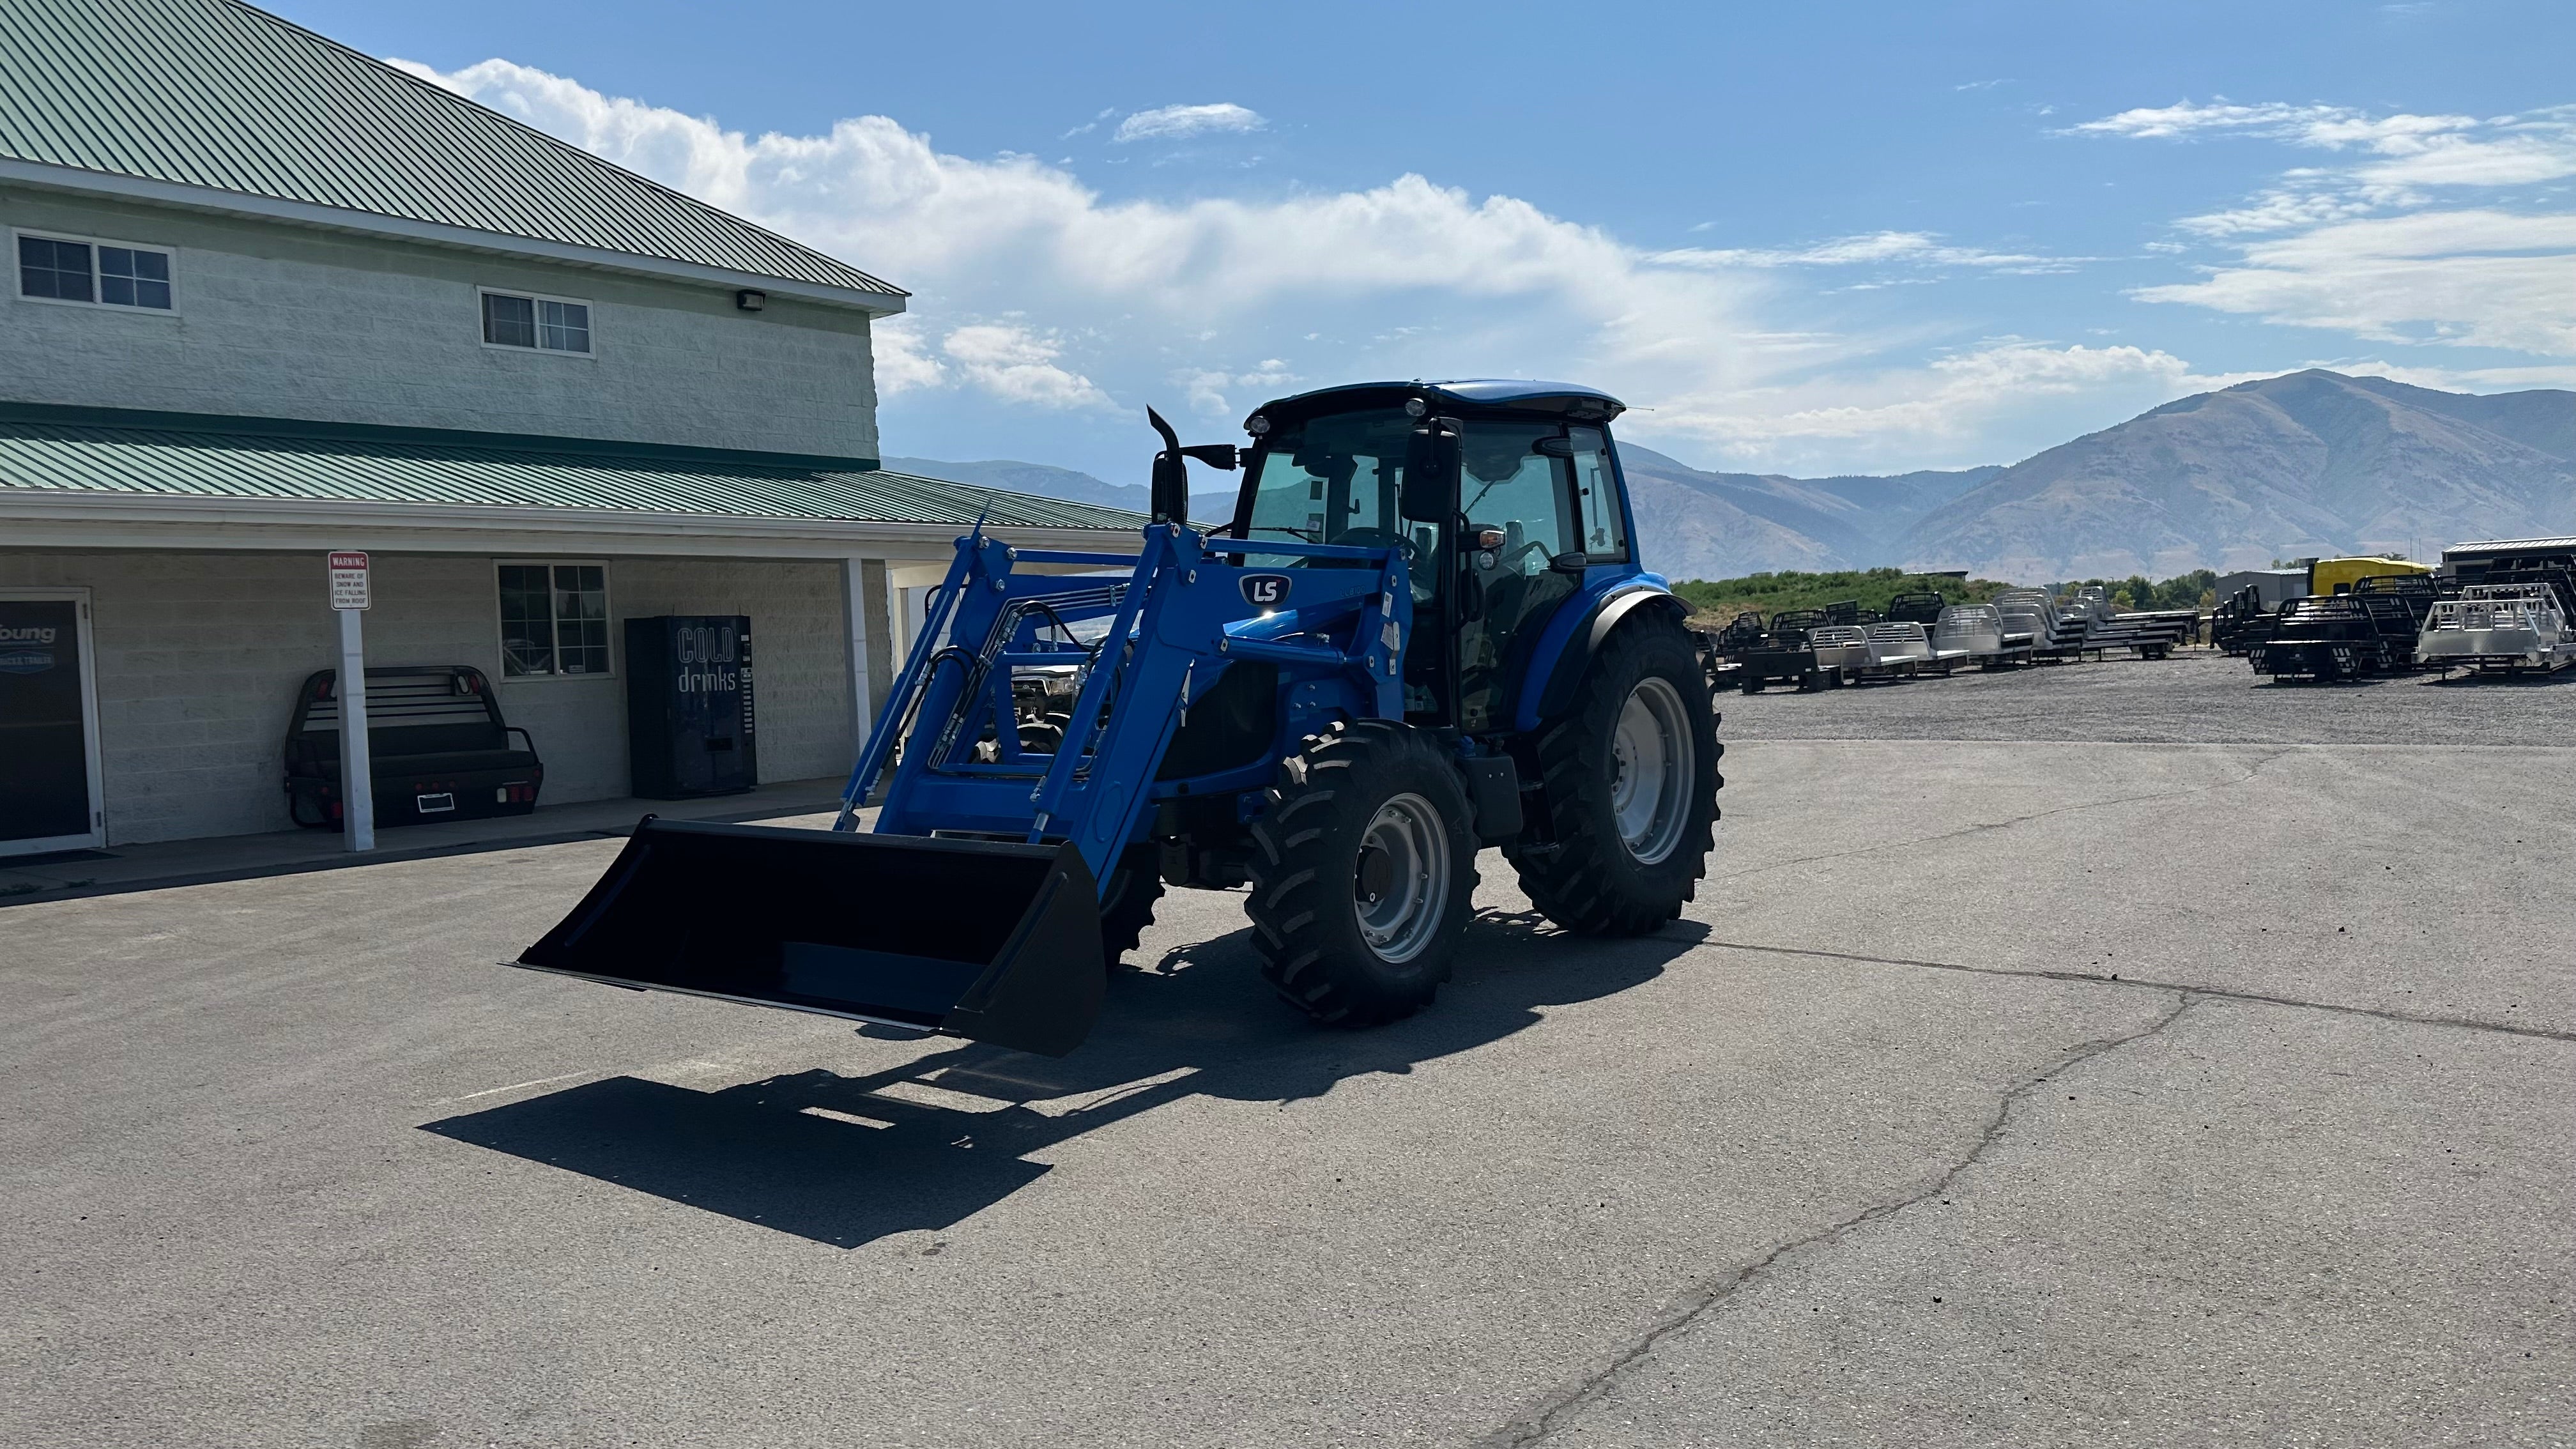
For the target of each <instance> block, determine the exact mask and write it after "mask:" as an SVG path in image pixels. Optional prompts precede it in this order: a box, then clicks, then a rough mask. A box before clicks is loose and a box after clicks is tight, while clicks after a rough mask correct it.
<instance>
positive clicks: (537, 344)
mask: <svg viewBox="0 0 2576 1449" xmlns="http://www.w3.org/2000/svg"><path fill="white" fill-rule="evenodd" d="M474 294H475V297H476V299H477V305H479V306H480V307H481V308H482V309H483V345H484V346H486V347H505V348H508V349H510V350H511V351H514V352H551V353H554V354H556V355H558V356H562V357H588V356H590V355H591V348H590V304H589V303H588V302H585V301H583V300H582V299H581V298H579V297H548V296H544V295H542V294H540V293H536V292H504V291H501V290H499V289H498V288H494V287H477V288H475V289H474Z"/></svg>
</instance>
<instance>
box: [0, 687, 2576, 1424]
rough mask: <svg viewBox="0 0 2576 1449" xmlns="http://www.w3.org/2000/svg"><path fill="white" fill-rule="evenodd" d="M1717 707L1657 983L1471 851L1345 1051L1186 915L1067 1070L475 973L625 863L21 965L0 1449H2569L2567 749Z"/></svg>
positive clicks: (5, 1113)
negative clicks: (1701, 798)
mask: <svg viewBox="0 0 2576 1449" xmlns="http://www.w3.org/2000/svg"><path fill="white" fill-rule="evenodd" d="M2176 696H2181V699H2180V700H2179V702H2177V699H2176ZM2419 698H2420V700H2421V701H2422V702H2421V703H2420V704H2419V703H2418V701H2419ZM1721 705H1722V706H1723V707H1724V708H1725V709H1726V711H1727V715H1728V730H1727V732H1728V734H1729V736H1730V737H1731V739H1732V740H1733V741H1734V743H1733V745H1732V748H1731V750H1730V753H1729V755H1728V757H1727V761H1726V773H1727V775H1728V777H1729V782H1730V783H1729V785H1728V787H1727V789H1726V791H1725V793H1724V795H1723V797H1722V798H1723V802H1724V804H1725V807H1726V818H1725V820H1724V822H1723V823H1722V824H1721V826H1720V830H1719V850H1718V854H1717V856H1716V858H1715V859H1714V860H1713V862H1712V866H1711V876H1710V878H1709V880H1708V881H1707V882H1706V883H1705V884H1704V886H1703V888H1702V890H1701V893H1700V898H1699V900H1698V901H1697V902H1696V903H1695V904H1694V906H1693V908H1692V910H1691V912H1690V916H1689V918H1688V919H1687V920H1685V921H1683V922H1681V923H1678V924H1676V925H1674V926H1672V927H1669V928H1667V929H1666V930H1665V931H1664V932H1662V933H1661V934H1659V935H1658V936H1655V937H1652V938H1648V939H1644V940H1636V941H1625V942H1593V941H1583V940H1577V939H1572V938H1568V937H1564V936H1561V935H1559V934H1558V933H1556V932H1554V931H1553V930H1551V929H1549V928H1548V927H1546V926H1545V925H1544V924H1543V923H1542V922H1540V921H1539V920H1537V919H1536V918H1535V917H1534V916H1533V915H1532V914H1531V913H1530V911H1529V908H1528V905H1527V903H1526V902H1525V901H1524V900H1522V898H1521V897H1520V896H1519V895H1518V893H1517V892H1516V891H1515V890H1513V888H1512V886H1511V883H1510V873H1509V870H1508V867H1506V866H1505V865H1504V864H1503V863H1502V861H1501V859H1500V857H1499V856H1497V855H1494V854H1491V853H1488V854H1487V855H1485V856H1484V857H1483V859H1482V861H1481V865H1482V867H1483V869H1484V873H1485V879H1484V885H1483V887H1482V889H1481V890H1480V892H1479V895H1478V900H1479V904H1480V906H1481V907H1482V909H1483V914H1482V915H1481V916H1480V918H1479V919H1478V921H1477V922H1476V924H1475V925H1474V926H1473V927H1472V928H1471V932H1470V936H1469V940H1468V949H1467V950H1466V952H1465V953H1464V955H1463V959H1462V964H1461V967H1460V970H1459V973H1458V977H1457V979H1456V980H1455V981H1454V982H1453V983H1452V985H1451V986H1450V988H1449V989H1448V990H1447V991H1445V992H1444V994H1443V995H1442V997H1441V999H1440V1001H1439V1002H1438V1003H1437V1005H1436V1006H1435V1007H1434V1008H1433V1009H1432V1010H1430V1011H1428V1012H1426V1013H1424V1014H1422V1015H1421V1016H1418V1017H1416V1018H1414V1019H1412V1020H1409V1021H1406V1022H1403V1023H1399V1024H1397V1025H1395V1026H1392V1027H1387V1028H1382V1029H1378V1030H1373V1031H1365V1032H1343V1031H1329V1030H1323V1029H1319V1028H1316V1027H1313V1026H1310V1025H1308V1024H1307V1023H1306V1022H1305V1021H1304V1020H1303V1019H1302V1018H1300V1017H1298V1016H1296V1015H1295V1014H1293V1013H1291V1012H1290V1011H1288V1010H1287V1009H1286V1008H1284V1007H1283V1006H1282V1005H1280V1004H1279V1003H1278V1002H1277V1001H1276V999H1275V998H1273V997H1272V996H1271V995H1270V994H1269V993H1268V992H1267V990H1266V988H1264V987H1263V986H1262V984H1261V982H1260V981H1259V979H1258V977H1257V975H1256V974H1255V971H1254V968H1253V961H1252V955H1251V952H1250V950H1249V948H1248V946H1247V944H1246V942H1245V939H1244V927H1243V922H1242V915H1241V909H1240V907H1241V901H1240V898H1239V897H1237V896H1234V895H1230V894H1223V893H1202V892H1178V893H1174V894H1173V895H1170V896H1167V897H1166V898H1165V902H1164V907H1163V910H1162V912H1161V914H1160V917H1159V919H1158V920H1157V923H1156V924H1155V925H1154V926H1153V927H1152V928H1151V929H1150V930H1149V931H1148V932H1147V933H1146V937H1145V942H1144V946H1143V948H1142V949H1141V950H1140V951H1138V952H1136V953H1134V954H1133V955H1132V956H1131V958H1130V959H1131V965H1130V966H1129V967H1128V968H1127V969H1124V970H1122V971H1121V972H1120V973H1119V974H1118V976H1117V977H1116V979H1115V980H1114V981H1113V982H1112V985H1111V989H1110V994H1109V1004H1108V1010H1107V1014H1106V1017H1105V1020H1104V1022H1103V1026H1102V1029H1101V1031H1100V1032H1099V1033H1098V1034H1097V1035H1096V1036H1095V1038H1094V1039H1093V1040H1092V1041H1091V1042H1090V1043H1089V1044H1087V1045H1085V1046H1084V1047H1083V1048H1082V1049H1081V1050H1079V1051H1078V1052H1076V1053H1075V1054H1074V1055H1072V1056H1070V1057H1067V1058H1065V1059H1062V1060H1060V1061H1054V1060H1046V1059H1040V1058H1033V1057H1027V1056H1022V1055H1018V1054H1014V1053H1009V1052H1004V1051H999V1050H995V1049H991V1048H985V1047H979V1046H971V1045H962V1044H957V1043H943V1042H920V1041H897V1040H883V1039H876V1038H872V1037H870V1036H866V1035H861V1034H858V1033H854V1032H853V1031H852V1030H850V1028H849V1026H848V1024H847V1023H842V1022H836V1021H831V1020H828V1019H823V1018H816V1017H803V1016H796V1015H792V1014H788V1013H783V1012H764V1011H756V1010H751V1009H746V1008H741V1007H734V1006H728V1005H725V1004H722V1003H715V1002H706V1001H699V1000H694V999H690V998H684V997H674V996H664V995H646V994H638V993H629V992H623V991H617V990H613V989H610V988H605V987H599V986H594V985H589V984H586V983H581V982H576V981H571V980H566V979H562V978H556V977H548V976H542V975H537V974H532V973H525V972H518V971H512V970H507V969H504V968H501V967H498V966H495V965H493V964H492V963H493V962H496V961H498V960H500V959H503V958H505V957H507V956H510V955H513V954H515V953H516V952H517V951H518V950H519V949H520V948H521V947H523V946H525V945H526V944H527V943H528V942H529V941H531V940H532V939H534V937H535V936H536V935H537V934H539V933H540V932H541V931H542V930H543V929H544V928H545V927H546V926H548V925H549V924H551V923H552V922H553V921H554V920H555V919H556V918H557V916H558V915H560V913H561V912H562V911H563V910H564V909H566V908H567V907H568V906H569V905H570V903H571V902H572V901H573V900H574V899H576V898H577V897H578V895H579V893H580V892H581V891H582V890H583V889H584V888H585V887H586V886H587V885H588V884H589V883H590V881H592V880H593V879H595V878H596V876H597V875H598V873H599V872H600V870H601V869H602V868H603V867H604V866H605V865H606V864H607V862H608V860H609V859H610V857H611V856H612V855H613V854H614V853H615V850H616V848H617V845H618V842H616V841H612V840H597V841H581V842H573V843H564V844H553V845H545V846H540V847H533V848H523V849H515V850H502V851H493V852H489V853H483V854H474V855H457V856H446V857H441V858H435V859H422V860H411V861H402V862H394V863H386V864H380V865H371V866H365V867H357V868H351V869H346V870H337V871H324V872H317V873H311V874H300V875H291V876H284V877H279V878H274V879H260V880H239V881H230V882H224V883H218V884H205V885H195V886H189V887H185V888H178V889H167V890H159V891H148V892H137V893H129V894H122V895H109V896H99V897H94V898H88V899H72V900H55V901H38V902H35V903H32V904H24V905H18V906H14V907H8V908H5V909H0V1062H5V1065H6V1072H5V1076H0V1093H5V1097H0V1102H5V1106H0V1173H5V1177H6V1181H7V1183H8V1185H9V1203H10V1211H9V1212H8V1213H7V1214H6V1215H5V1216H0V1302H5V1303H7V1304H8V1305H10V1306H9V1308H8V1309H7V1310H6V1312H5V1315H0V1382H5V1383H6V1384H8V1385H9V1386H10V1387H9V1388H8V1390H7V1392H6V1393H5V1394H0V1442H5V1443H8V1444H10V1445H13V1446H15V1445H28V1446H38V1445H48V1446H49V1445H66V1446H68V1445H80V1446H85V1449H87V1446H123V1445H138V1446H139V1445H154V1446H168V1445H200V1444H202V1445H220V1446H227V1449H230V1446H242V1449H251V1446H269V1445H278V1446H287V1445H293V1446H306V1445H359V1446H367V1449H398V1446H399V1449H423V1446H438V1449H444V1446H454V1445H486V1444H493V1445H571V1446H590V1445H600V1446H606V1445H629V1444H639V1445H653V1446H677V1445H759V1446H802V1445H823V1444H852V1443H864V1444H871V1445H904V1446H910V1445H959V1446H966V1445H974V1446H1019V1445H1042V1444H1043V1445H1076V1444H1079V1445H1092V1444H1100V1445H1306V1444H1317V1445H1380V1444H1383V1445H1530V1444H1546V1445H1552V1446H1569V1449H1570V1446H1584V1449H1591V1446H1611V1445H1618V1446H1629V1445H1639V1446H1665V1445H1703V1444H1705V1445H1748V1444H1783V1445H1793V1444H1794V1445H1812V1444H1828V1443H1831V1444H1882V1443H1884V1444H1900V1443H1901V1444H1907V1445H1948V1444H1961V1445H1966V1444H1979V1445H1993V1444H2004V1445H2058V1444H2070V1443H2083V1444H2086V1445H2088V1446H2104V1445H2171V1444H2253V1443H2262V1444H2267V1445H2268V1444H2296V1445H2309V1444H2315V1445H2347V1444H2348V1445H2383V1444H2397V1443H2403V1444H2409V1445H2414V1444H2426V1445H2433V1444H2461V1445H2470V1444H2476V1445H2494V1444H2530V1445H2547V1444H2562V1443H2566V1442H2568V1441H2569V1440H2570V1439H2571V1438H2576V1430H2571V1429H2570V1427H2569V1426H2570V1425H2571V1424H2576V1405H2571V1402H2570V1398H2571V1394H2570V1378H2571V1374H2576V1324H2571V1318H2570V1302H2571V1297H2576V1289H2571V1287H2570V1285H2571V1284H2576V1201H2571V1196H2576V1195H2572V1194H2571V1191H2570V1187H2571V1176H2576V1154H2571V1151H2570V1143H2572V1142H2576V1094H2571V1092H2570V1088H2571V1086H2576V970H2572V969H2571V963H2576V909H2571V907H2570V905H2569V899H2570V897H2569V894H2568V891H2567V888H2566V882H2567V867H2568V862H2569V861H2571V860H2576V811H2571V808H2570V807H2571V805H2576V748H2572V747H2571V746H2576V689H2571V688H2563V687H2554V686H2543V687H2537V688H2534V687H2529V686H2505V687H2500V688H2495V689H2491V690H2474V691H2472V690H2463V689H2459V688H2456V687H2454V688H2451V689H2439V688H2437V687H2436V686H2433V685H2430V684H2419V683H2415V682H2408V681H2398V682H2392V683H2389V684H2383V685H2372V686H2363V687H2358V688H2347V689H2344V690H2341V691H2321V690H2314V689H2308V690H2275V689H2271V688H2267V687H2262V686H2257V685H2255V684H2253V683H2252V681H2251V680H2250V677H2249V676H2247V675H2246V674H2245V673H2244V666H2243V664H2242V663H2241V662H2240V661H2212V660H2206V659H2200V660H2188V659H2178V660H2173V661H2167V662H2166V663H2165V664H2162V665H2159V664H2150V663H2143V662H2134V663H2133V662H2114V663H2109V664H2101V665H2083V666H2069V667H2067V668H2065V669H2062V670H2049V671H2040V672H2034V673H2032V674H2029V675H2015V676H1997V677H1994V678H1990V679H1970V678H1965V677H1963V678H1961V679H1957V680H1946V681H1927V682H1921V683H1917V684H1913V685H1907V686H1899V687H1893V688H1888V689H1863V690H1846V691H1841V692H1838V693H1835V694H1827V695H1816V696H1793V695H1779V696H1772V695H1765V696H1760V697H1756V698H1751V699H1741V700H1739V699H1737V698H1736V697H1733V696H1729V697H1727V698H1724V699H1722V700H1721ZM2301 711H2307V712H2306V713H2301ZM2338 712H2340V713H2338ZM2017 721H2018V723H2016V722H2017ZM2016 730H2017V731H2018V733H2016ZM1855 732H1864V733H1866V735H1867V737H1862V738H1851V737H1849V736H1851V735H1852V734H1854V733H1855ZM2140 734H2145V735H2150V736H2156V737H2155V738H2149V739H2144V740H2141V739H2138V738H2135V736H2137V735H2140ZM2164 734H2171V735H2174V736H2177V738H2172V739H2166V738H2163V737H2162V735H2164ZM723 904H724V903H723V902H720V901H711V902H709V903H707V906H708V909H709V910H710V911H721V910H722V909H723ZM959 909H961V910H971V909H974V903H972V902H960V903H959Z"/></svg>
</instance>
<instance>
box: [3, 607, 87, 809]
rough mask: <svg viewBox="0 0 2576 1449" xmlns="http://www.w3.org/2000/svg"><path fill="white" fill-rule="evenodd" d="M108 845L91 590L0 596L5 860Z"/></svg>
mask: <svg viewBox="0 0 2576 1449" xmlns="http://www.w3.org/2000/svg"><path fill="white" fill-rule="evenodd" d="M106 843H107V816H106V813H105V806H104V804H103V802H102V799H101V795H100V790H99V774H98V688H97V683H96V681H95V679H94V678H93V675H92V670H91V664H90V640H89V592H88V590H86V589H67V590H51V591H34V592H27V591H19V592H6V593H0V858H5V857H8V856H16V855H33V854H40V853H43V852H47V851H55V850H79V849H83V848H86V847H92V846H99V845H105V844H106Z"/></svg>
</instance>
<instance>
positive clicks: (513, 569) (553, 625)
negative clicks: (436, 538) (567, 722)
mask: <svg viewBox="0 0 2576 1449" xmlns="http://www.w3.org/2000/svg"><path fill="white" fill-rule="evenodd" d="M494 581H495V582H496V583H497V584H498V586H499V588H500V593H501V677H502V678H504V679H543V678H549V677H557V676H561V677H566V678H584V679H589V678H605V677H607V676H608V675H609V674H610V673H611V672H612V671H611V669H610V666H609V654H608V565H607V564H605V563H602V562H600V561H598V560H596V559H590V560H576V559H517V558H505V559H496V560H494Z"/></svg>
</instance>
